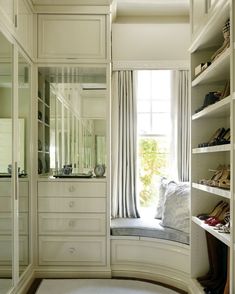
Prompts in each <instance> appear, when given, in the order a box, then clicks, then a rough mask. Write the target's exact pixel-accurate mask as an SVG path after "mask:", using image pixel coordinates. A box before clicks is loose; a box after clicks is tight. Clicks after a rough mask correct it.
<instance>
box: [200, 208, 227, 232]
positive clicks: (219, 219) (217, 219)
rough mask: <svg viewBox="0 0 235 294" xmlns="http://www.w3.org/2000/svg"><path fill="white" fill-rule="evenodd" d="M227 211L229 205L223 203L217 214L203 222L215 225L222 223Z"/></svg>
mask: <svg viewBox="0 0 235 294" xmlns="http://www.w3.org/2000/svg"><path fill="white" fill-rule="evenodd" d="M228 211H229V205H228V204H227V205H225V206H224V207H223V209H222V211H221V213H220V214H219V215H216V216H214V217H211V218H209V219H207V220H205V223H206V224H208V225H209V226H212V227H215V226H216V225H217V224H223V223H224V218H225V216H226V214H227V212H228Z"/></svg>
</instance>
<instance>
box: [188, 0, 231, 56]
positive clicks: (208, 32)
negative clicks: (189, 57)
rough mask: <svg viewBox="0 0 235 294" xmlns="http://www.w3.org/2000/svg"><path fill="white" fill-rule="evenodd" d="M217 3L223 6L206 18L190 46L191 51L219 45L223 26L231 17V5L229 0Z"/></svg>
mask: <svg viewBox="0 0 235 294" xmlns="http://www.w3.org/2000/svg"><path fill="white" fill-rule="evenodd" d="M217 5H220V6H221V7H218V8H217V9H215V12H214V13H213V12H212V13H211V15H210V16H209V19H208V18H205V20H204V22H203V23H202V24H201V27H200V28H201V29H200V30H199V31H198V32H197V34H196V36H195V37H194V38H193V42H192V44H191V46H190V48H189V50H190V51H191V52H194V51H196V50H197V49H203V48H208V47H211V46H213V45H217V44H218V42H219V41H220V40H219V38H218V36H220V35H221V28H222V27H223V25H224V23H225V22H226V20H227V19H228V18H229V14H230V5H229V1H218V4H217ZM220 43H222V42H220Z"/></svg>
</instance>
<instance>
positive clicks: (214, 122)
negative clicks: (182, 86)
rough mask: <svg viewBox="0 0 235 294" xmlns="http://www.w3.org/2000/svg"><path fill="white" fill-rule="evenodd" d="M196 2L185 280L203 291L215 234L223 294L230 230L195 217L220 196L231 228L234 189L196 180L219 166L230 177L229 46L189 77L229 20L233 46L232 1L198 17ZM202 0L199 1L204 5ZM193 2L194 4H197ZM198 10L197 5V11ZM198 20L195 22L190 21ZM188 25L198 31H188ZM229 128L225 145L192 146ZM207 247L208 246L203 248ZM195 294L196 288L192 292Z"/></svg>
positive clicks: (231, 244) (217, 41)
mask: <svg viewBox="0 0 235 294" xmlns="http://www.w3.org/2000/svg"><path fill="white" fill-rule="evenodd" d="M195 2H196V1H193V0H191V31H192V33H193V35H192V43H191V47H190V53H191V114H192V116H191V118H192V120H191V146H192V151H191V183H192V192H191V221H192V223H191V238H192V240H191V278H192V281H195V282H193V287H194V288H195V291H197V293H203V291H202V287H201V285H200V284H199V283H198V282H197V280H196V279H197V277H200V276H203V275H205V274H206V273H207V272H208V270H209V268H210V260H209V258H208V248H207V247H208V244H207V239H206V234H205V232H209V233H210V235H212V236H214V237H215V238H217V239H218V240H219V241H221V242H222V243H223V244H224V245H223V246H227V247H228V251H229V253H230V254H229V256H230V262H229V266H230V289H229V293H230V294H232V293H235V285H234V279H233V277H234V271H235V270H234V265H235V261H234V256H235V254H234V251H233V248H234V232H233V231H231V232H230V233H219V232H218V231H217V230H215V229H214V228H213V227H212V226H209V225H207V224H205V222H204V221H201V220H200V219H199V218H198V217H197V215H199V214H200V213H203V212H206V211H211V210H212V209H213V208H214V207H215V205H216V204H217V203H218V202H219V201H221V200H223V201H225V202H227V203H229V204H230V215H231V227H233V214H234V207H233V206H234V188H233V184H232V177H231V186H230V190H227V189H221V188H217V187H211V186H208V185H202V184H199V181H200V180H201V179H209V178H210V177H211V176H212V175H213V173H212V174H210V173H209V171H210V170H216V169H217V168H218V166H219V165H225V166H227V167H228V166H230V171H231V175H233V166H234V163H233V161H234V159H233V158H234V155H233V153H234V148H233V146H234V142H233V138H232V134H233V115H234V110H235V107H234V105H233V103H234V102H233V96H234V95H233V93H234V91H233V87H234V85H233V79H234V78H233V77H234V61H233V58H234V57H233V55H234V48H232V47H233V46H232V45H231V46H230V48H227V49H226V50H224V52H223V53H222V54H221V55H219V56H218V58H216V59H215V60H214V61H213V62H212V63H211V65H209V66H208V67H207V68H206V69H205V70H204V71H203V72H201V73H200V74H199V75H197V76H196V77H195V73H194V69H195V67H196V66H197V65H199V64H200V63H205V62H208V61H210V58H211V56H212V55H213V54H214V53H215V52H217V50H218V49H219V48H220V47H221V46H222V44H223V41H224V39H223V33H222V29H223V26H224V24H225V22H226V21H227V20H228V19H229V18H230V38H231V39H230V44H233V35H234V33H233V15H232V14H233V11H234V7H232V6H233V5H234V4H233V2H232V1H230V0H221V1H215V2H214V4H213V7H211V9H210V8H209V10H208V11H205V13H204V15H201V16H199V15H198V11H199V10H197V9H194V4H195ZM205 2H206V1H202V2H201V3H202V4H201V5H205ZM197 5H198V3H197ZM202 10H203V9H201V11H202ZM195 20H200V22H201V24H199V23H197V24H195V23H194V21H195ZM194 26H195V27H197V28H199V29H194ZM228 81H230V93H232V94H231V95H228V96H227V97H225V98H223V99H222V100H220V101H219V102H216V103H215V104H212V105H210V106H208V107H206V108H204V109H203V110H201V111H199V112H196V111H197V109H199V108H200V107H201V106H202V105H203V102H204V99H205V98H204V97H205V95H206V94H207V93H209V92H213V91H223V89H224V87H225V84H226V83H227V82H228ZM222 127H223V128H225V129H228V128H230V134H231V138H230V141H231V144H224V145H215V146H208V147H200V148H199V147H198V146H200V145H199V144H201V143H204V142H209V140H210V139H211V136H212V134H215V131H216V130H217V129H219V128H222ZM209 249H210V246H209ZM195 293H196V292H195Z"/></svg>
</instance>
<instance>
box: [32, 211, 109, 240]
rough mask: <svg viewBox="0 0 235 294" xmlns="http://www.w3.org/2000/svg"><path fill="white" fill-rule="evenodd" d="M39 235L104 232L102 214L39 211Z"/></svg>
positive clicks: (98, 233)
mask: <svg viewBox="0 0 235 294" xmlns="http://www.w3.org/2000/svg"><path fill="white" fill-rule="evenodd" d="M38 222H39V234H40V235H83V236H86V235H93V236H94V235H97V236H98V235H99V236H102V235H103V236H104V235H105V233H106V222H105V215H104V214H82V215H79V214H77V213H76V214H71V213H70V214H68V213H39V216H38Z"/></svg>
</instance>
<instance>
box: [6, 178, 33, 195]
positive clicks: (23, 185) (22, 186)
mask: <svg viewBox="0 0 235 294" xmlns="http://www.w3.org/2000/svg"><path fill="white" fill-rule="evenodd" d="M11 195H12V192H11V181H10V180H8V181H4V182H3V181H2V182H1V181H0V197H5V196H6V197H10V196H11ZM28 195H29V185H28V182H21V181H19V196H20V197H27V196H28Z"/></svg>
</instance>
